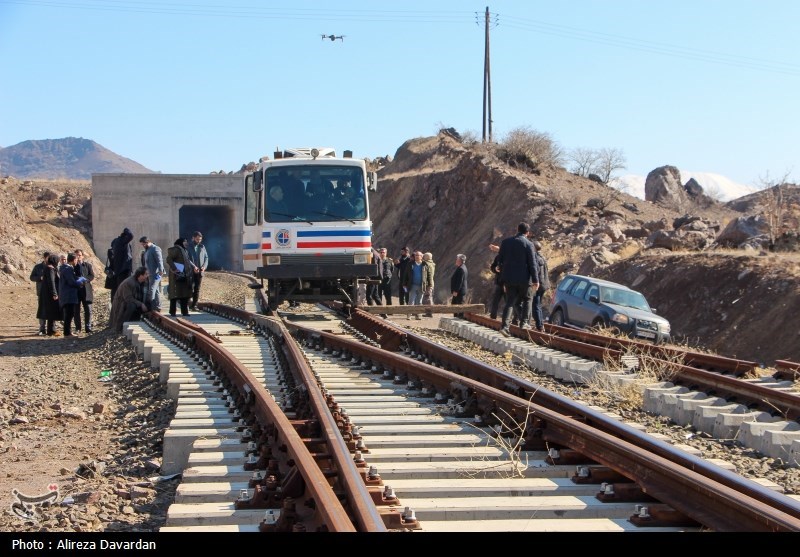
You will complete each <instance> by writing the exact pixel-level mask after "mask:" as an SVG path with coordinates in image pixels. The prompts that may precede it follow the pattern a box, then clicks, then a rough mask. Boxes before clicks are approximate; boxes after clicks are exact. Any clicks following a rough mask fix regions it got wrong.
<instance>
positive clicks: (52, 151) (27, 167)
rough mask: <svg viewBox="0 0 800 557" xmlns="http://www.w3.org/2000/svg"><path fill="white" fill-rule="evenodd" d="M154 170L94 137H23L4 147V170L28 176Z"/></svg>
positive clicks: (83, 176)
mask: <svg viewBox="0 0 800 557" xmlns="http://www.w3.org/2000/svg"><path fill="white" fill-rule="evenodd" d="M101 172H110V173H114V172H129V173H145V174H149V173H152V172H153V171H152V170H149V169H147V168H145V167H144V166H142V165H141V164H139V163H137V162H134V161H132V160H130V159H126V158H125V157H121V156H119V155H117V154H116V153H113V152H112V151H109V150H108V149H106V148H105V147H103V146H102V145H99V144H97V143H95V142H94V141H92V140H90V139H83V138H81V137H66V138H64V139H42V140H32V141H23V142H22V143H17V144H16V145H12V146H10V147H6V148H4V149H0V173H2V175H3V176H13V177H15V178H20V179H27V178H36V179H72V180H91V179H92V174H93V173H101Z"/></svg>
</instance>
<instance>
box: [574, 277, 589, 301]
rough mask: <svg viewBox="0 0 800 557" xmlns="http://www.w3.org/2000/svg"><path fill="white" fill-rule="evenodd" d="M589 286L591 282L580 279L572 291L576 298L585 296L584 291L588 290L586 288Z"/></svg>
mask: <svg viewBox="0 0 800 557" xmlns="http://www.w3.org/2000/svg"><path fill="white" fill-rule="evenodd" d="M588 286H589V283H588V282H586V281H585V280H582V281H580V282H579V283H578V284H576V285H575V290H573V291H572V295H573V296H575V297H576V298H583V293H584V292H586V288H587V287H588Z"/></svg>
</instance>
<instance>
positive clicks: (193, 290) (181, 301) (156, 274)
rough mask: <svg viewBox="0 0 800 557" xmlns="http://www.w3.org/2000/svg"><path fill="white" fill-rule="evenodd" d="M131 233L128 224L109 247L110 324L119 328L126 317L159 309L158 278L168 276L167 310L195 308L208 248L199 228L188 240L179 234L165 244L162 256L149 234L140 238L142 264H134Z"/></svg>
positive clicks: (127, 318) (173, 313)
mask: <svg viewBox="0 0 800 557" xmlns="http://www.w3.org/2000/svg"><path fill="white" fill-rule="evenodd" d="M132 239H133V234H132V233H131V231H130V230H129V229H128V228H125V229H124V230H123V231H122V233H121V234H120V235H119V236H118V237H117V238H115V239H114V240H113V241H112V242H111V247H110V248H109V250H108V261H109V263H108V265H107V267H106V272H107V273H108V274H109V276H111V277H113V278H114V279H115V281H114V283H113V284H112V285H111V286H108V285H107V287H109V288H111V293H112V296H111V318H110V319H109V325H110V326H111V327H112V328H113V329H114V330H116V331H118V332H121V331H122V325H123V323H125V322H126V321H133V320H137V319H139V318H141V316H142V315H143V314H145V313H147V312H148V311H158V312H160V311H161V281H162V279H163V278H164V277H166V278H167V296H168V298H169V314H170V315H171V316H173V317H175V316H176V315H177V309H178V306H180V308H181V315H184V316H185V315H189V310H190V309H197V300H198V299H199V298H200V287H201V285H202V283H203V276H204V274H205V271H206V269H208V251H207V250H206V247H205V245H204V244H203V234H202V232H199V231H196V232H194V233H193V234H192V242H191V244H190V243H189V241H188V240H187V239H186V238H178V239H177V240H175V242H174V243H173V245H172V246H171V247H169V248H167V256H166V259H165V258H164V253H163V251H162V249H161V248H160V247H159V246H158V245H156V244H155V243H154V242H153V241H152V240H151V239H150V238H149V237H147V236H142V237H141V238H139V244H140V245H141V246H142V254H141V265H140V266H139V267H138V268H137V269H136V270H135V271H131V269H132V268H133V248H132V246H131V240H132Z"/></svg>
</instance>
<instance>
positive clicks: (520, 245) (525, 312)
mask: <svg viewBox="0 0 800 557" xmlns="http://www.w3.org/2000/svg"><path fill="white" fill-rule="evenodd" d="M529 232H530V227H529V226H528V223H526V222H521V223H519V225H517V235H516V236H512V237H510V238H506V239H505V240H503V242H502V243H501V244H500V252H499V253H498V258H499V261H498V263H499V265H500V280H502V281H503V287H504V288H505V291H506V305H505V308H503V320H502V325H501V327H500V332H501V333H502V334H503V335H504V336H509V335H510V334H511V333H510V332H509V330H508V320H509V318H510V317H511V312H512V311H513V310H514V306H515V305H516V304H517V301H518V300H522V312H521V316H520V319H521V320H523V321H522V328H523V329H525V328H530V324H529V323H528V322H527V316H530V314H531V311H530V303H531V298H532V297H533V292H536V290H538V288H539V270H538V267H537V265H536V256H535V254H534V248H533V244H532V243H531V242H530V240H528V233H529Z"/></svg>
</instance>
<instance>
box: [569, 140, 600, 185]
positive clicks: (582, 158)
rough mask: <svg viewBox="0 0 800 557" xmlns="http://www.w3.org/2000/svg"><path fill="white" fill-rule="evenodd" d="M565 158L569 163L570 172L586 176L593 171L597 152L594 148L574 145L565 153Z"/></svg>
mask: <svg viewBox="0 0 800 557" xmlns="http://www.w3.org/2000/svg"><path fill="white" fill-rule="evenodd" d="M566 159H567V161H568V162H569V163H571V164H570V167H569V171H570V172H572V173H574V174H577V175H578V176H583V177H584V178H587V177H588V176H589V174H591V173H592V172H593V171H594V167H595V165H596V164H597V161H598V153H597V151H596V150H595V149H589V148H587V147H576V148H575V149H572V150H571V151H569V152H568V153H567V155H566Z"/></svg>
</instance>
